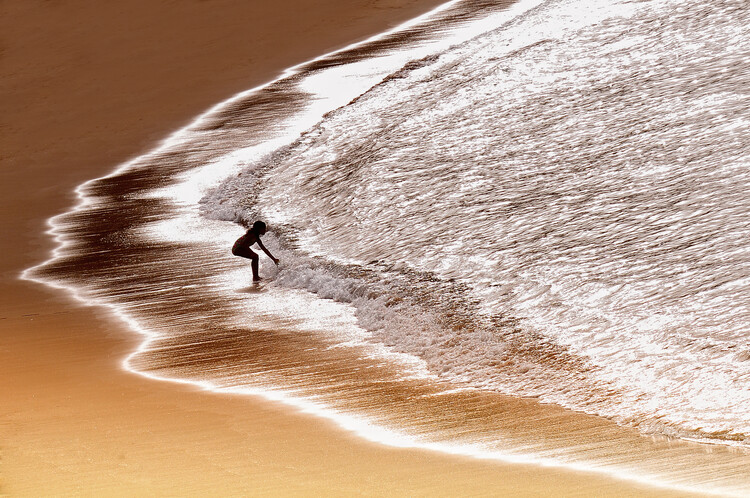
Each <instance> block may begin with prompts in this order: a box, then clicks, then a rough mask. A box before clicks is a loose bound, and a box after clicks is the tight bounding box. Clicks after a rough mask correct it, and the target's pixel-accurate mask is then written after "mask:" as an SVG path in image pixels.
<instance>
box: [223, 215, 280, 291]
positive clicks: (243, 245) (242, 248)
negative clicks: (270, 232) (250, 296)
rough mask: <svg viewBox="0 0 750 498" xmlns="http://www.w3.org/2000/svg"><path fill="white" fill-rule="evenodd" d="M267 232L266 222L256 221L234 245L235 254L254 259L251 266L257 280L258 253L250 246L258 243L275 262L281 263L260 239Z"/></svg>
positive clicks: (233, 251) (254, 279) (233, 252)
mask: <svg viewBox="0 0 750 498" xmlns="http://www.w3.org/2000/svg"><path fill="white" fill-rule="evenodd" d="M265 234H266V224H265V223H263V222H262V221H256V222H255V223H253V227H252V228H251V229H249V230H248V231H247V232H246V233H245V235H243V236H242V237H240V238H239V239H237V242H235V243H234V245H233V246H232V254H234V255H235V256H242V257H243V258H247V259H250V260H252V262H251V263H250V266H251V267H252V268H253V281H255V282H257V281H259V280H260V277H259V276H258V255H257V254H256V253H255V252H254V251H253V250H251V249H250V246H251V245H253V244H255V243H256V242H257V243H258V247H260V248H261V249H263V252H264V253H266V254H267V255H268V257H269V258H271V260H272V261H273V262H274V263H275V264H277V265H278V264H279V260H278V259H276V258H274V257H273V254H271V253H270V252H268V249H266V247H265V246H264V245H263V242H261V241H260V236H261V235H265Z"/></svg>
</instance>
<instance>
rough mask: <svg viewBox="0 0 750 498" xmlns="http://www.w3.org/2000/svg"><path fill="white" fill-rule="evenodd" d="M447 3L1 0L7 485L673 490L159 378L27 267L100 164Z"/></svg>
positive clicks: (450, 491) (380, 491) (1, 467)
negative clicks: (499, 459)
mask: <svg viewBox="0 0 750 498" xmlns="http://www.w3.org/2000/svg"><path fill="white" fill-rule="evenodd" d="M439 3H440V2H437V1H429V0H423V1H419V0H414V1H407V0H391V1H388V0H382V1H365V0H352V1H346V2H343V1H340V0H337V1H331V0H325V1H319V2H305V1H299V0H295V1H289V0H282V1H277V2H264V3H261V4H259V2H241V1H223V0H222V1H213V2H198V1H196V2H183V3H179V4H178V6H177V7H176V6H174V5H172V4H169V5H167V4H163V5H162V4H159V5H156V4H155V3H153V2H148V1H128V2H119V3H100V2H93V1H90V0H89V1H65V2H41V1H38V2H37V1H33V2H3V3H1V4H0V23H1V24H2V26H1V27H0V33H1V34H0V36H2V40H1V45H0V50H1V52H0V57H1V59H0V61H1V63H2V74H1V75H0V87H2V88H0V96H1V97H0V98H2V109H3V112H2V113H1V115H2V117H1V118H0V119H2V125H1V126H2V144H1V146H0V151H2V152H0V154H2V156H1V157H2V162H3V164H2V168H1V169H0V175H2V176H0V189H2V197H1V198H2V203H3V209H2V211H1V214H0V216H2V223H3V227H4V230H3V231H4V237H2V240H1V241H0V244H2V245H1V246H0V247H1V248H2V254H3V256H4V257H3V259H2V262H0V268H1V269H2V275H1V276H0V278H1V279H2V284H1V285H2V290H1V291H0V299H1V300H2V307H1V308H0V310H1V311H0V333H2V343H1V346H0V365H1V366H0V392H2V400H1V401H2V403H0V452H1V454H0V457H1V462H2V463H1V464H0V495H6V494H7V495H10V496H39V495H79V494H91V495H100V494H104V495H121V494H122V495H134V494H141V493H143V494H146V493H148V494H179V495H186V494H187V495H205V494H222V495H226V494H255V495H274V494H279V495H289V494H293V495H312V494H315V495H324V494H325V495H329V494H334V495H351V494H366V495H393V494H410V495H458V494H461V495H467V494H471V495H477V494H478V495H482V494H484V495H512V496H523V495H533V496H538V495H547V496H564V495H584V496H607V495H609V496H628V495H639V496H640V495H652V496H666V495H667V494H668V493H665V491H664V490H658V489H649V488H644V487H639V486H637V485H633V484H631V483H629V482H622V481H618V480H615V479H609V478H606V477H601V476H595V475H590V474H583V473H581V474H579V473H575V472H568V471H561V470H554V469H548V468H540V467H535V466H526V465H504V464H499V463H494V462H482V461H476V460H471V459H464V458H458V457H451V456H447V455H442V454H437V453H431V452H426V451H415V450H404V449H393V448H388V447H383V446H378V445H375V444H371V443H368V442H365V441H362V440H360V439H358V438H356V437H355V436H353V435H351V434H349V433H346V432H344V431H342V430H340V429H339V428H338V427H336V426H334V425H333V424H332V423H330V422H328V421H325V420H320V419H317V418H314V417H311V416H308V415H304V414H300V413H297V412H295V411H294V410H293V409H290V408H288V407H286V406H283V405H279V404H274V403H270V402H267V401H265V400H261V399H257V398H252V397H241V396H226V395H217V394H211V393H207V392H202V391H199V390H196V389H195V388H193V387H190V386H185V385H180V384H171V383H160V382H154V381H151V380H148V379H146V378H143V377H139V376H136V375H133V374H130V373H128V372H125V371H123V370H122V369H121V368H120V363H121V361H122V359H123V358H124V357H125V356H126V355H127V354H128V353H129V352H131V351H132V350H133V349H134V348H135V347H136V346H137V344H138V342H139V337H138V336H137V335H135V334H134V333H132V332H131V331H129V330H128V329H127V327H126V326H125V324H123V323H122V322H121V321H118V319H117V318H116V317H113V316H111V314H109V313H108V311H107V310H104V309H99V308H87V307H82V306H80V305H79V304H77V303H76V302H75V301H73V300H72V299H71V298H70V297H68V296H66V295H65V294H63V293H59V292H56V291H54V290H53V289H49V288H46V287H43V286H40V285H37V284H34V283H31V282H25V281H21V280H18V278H17V277H18V274H19V273H20V272H21V271H22V270H23V269H25V268H27V267H29V266H32V265H34V264H37V263H39V262H41V261H43V260H44V259H45V258H46V257H47V255H48V254H49V251H50V250H51V249H52V248H53V247H54V244H53V241H51V240H50V239H49V238H48V236H46V235H45V234H44V233H43V232H44V230H45V229H46V225H45V221H46V220H47V219H48V218H49V217H51V216H53V215H55V214H57V213H59V212H61V211H64V210H66V209H67V208H69V207H70V206H71V205H72V204H73V203H74V202H75V196H74V193H73V190H74V188H75V187H76V186H77V185H79V184H80V183H82V182H83V181H85V180H87V179H89V178H93V177H97V176H101V175H103V174H106V173H107V172H109V171H111V170H112V169H113V168H114V167H115V166H116V165H118V164H120V163H122V162H123V161H125V160H127V159H129V158H132V157H134V156H137V155H138V154H140V153H142V152H144V151H146V150H149V149H150V148H151V147H153V146H154V145H155V144H156V143H158V141H159V140H161V139H163V138H165V137H166V136H167V135H168V134H169V133H170V132H171V131H173V130H175V129H177V128H179V127H181V126H182V125H184V124H186V123H187V122H189V121H190V120H191V119H192V118H193V117H194V116H195V115H197V114H199V113H200V112H202V111H204V110H205V109H206V108H208V107H210V106H211V105H213V104H215V103H217V102H219V101H221V100H224V99H226V98H227V97H229V96H231V95H233V94H234V93H237V92H239V91H242V90H245V89H247V88H251V87H253V86H255V85H257V84H260V83H263V82H265V81H268V80H270V79H272V78H273V77H274V76H276V75H277V74H278V73H280V72H281V71H282V70H283V69H285V68H287V67H289V66H291V65H294V64H296V63H299V62H302V61H305V60H308V59H310V58H312V57H314V56H316V55H319V54H321V53H324V52H327V51H329V50H332V49H335V48H337V47H340V46H343V45H346V44H348V43H350V42H352V41H355V40H358V39H362V38H365V37H367V36H370V35H372V34H375V33H378V32H380V31H383V30H384V29H387V28H388V27H391V26H393V25H395V24H397V23H398V22H400V21H404V20H406V19H409V18H411V17H413V16H415V15H418V14H420V13H422V12H424V11H426V10H429V8H431V7H432V6H434V5H437V4H439ZM312 6H314V7H315V10H312ZM292 33H293V34H294V35H290V34H292ZM81 272H82V273H85V272H86V269H85V268H81ZM540 430H544V428H543V427H540Z"/></svg>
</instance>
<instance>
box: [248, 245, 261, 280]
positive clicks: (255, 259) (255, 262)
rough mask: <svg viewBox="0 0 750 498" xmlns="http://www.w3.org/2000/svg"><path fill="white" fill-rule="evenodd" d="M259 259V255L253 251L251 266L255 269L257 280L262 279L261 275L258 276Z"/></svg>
mask: <svg viewBox="0 0 750 498" xmlns="http://www.w3.org/2000/svg"><path fill="white" fill-rule="evenodd" d="M250 252H252V251H250ZM258 259H259V258H258V255H257V254H255V253H254V252H253V256H252V261H251V262H250V267H251V268H252V269H253V280H254V281H256V282H257V281H258V280H260V276H258Z"/></svg>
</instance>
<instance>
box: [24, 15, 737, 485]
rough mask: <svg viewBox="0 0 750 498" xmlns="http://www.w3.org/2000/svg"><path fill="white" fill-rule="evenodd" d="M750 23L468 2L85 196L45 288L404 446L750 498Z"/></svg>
mask: <svg viewBox="0 0 750 498" xmlns="http://www.w3.org/2000/svg"><path fill="white" fill-rule="evenodd" d="M749 18H750V13H749V12H748V9H746V8H745V7H744V6H743V4H742V3H741V2H731V1H709V2H700V3H699V2H676V1H656V0H654V1H645V2H610V3H607V4H606V5H605V4H602V3H601V2H587V1H546V2H521V3H519V4H516V5H515V6H514V7H513V9H512V10H507V9H505V8H504V7H503V6H495V7H493V6H492V4H491V3H487V4H483V5H476V3H472V5H465V4H464V3H461V2H453V3H451V4H449V5H446V6H445V8H444V9H443V10H442V11H440V12H436V13H434V14H433V15H432V17H431V18H429V19H425V20H423V21H422V22H420V23H414V24H413V25H411V26H409V27H407V28H402V29H400V30H397V31H396V32H394V33H392V34H390V35H386V36H383V37H381V38H380V39H377V40H372V41H370V42H368V43H366V44H364V45H361V46H358V47H352V48H351V49H349V50H345V51H342V52H340V53H336V54H330V55H328V56H324V57H322V58H321V59H318V60H316V61H312V62H310V63H308V64H306V65H303V66H301V67H299V68H296V69H295V70H294V71H292V72H291V73H290V74H289V75H288V76H287V77H285V78H282V79H281V80H279V81H277V82H274V83H272V84H270V85H268V86H266V87H263V88H260V89H256V90H253V91H250V92H247V93H246V94H243V95H239V96H237V97H235V98H233V99H232V100H231V101H229V102H227V103H224V104H221V105H219V106H217V108H215V109H213V110H211V111H209V112H208V113H207V114H205V115H204V116H202V117H201V118H199V119H198V120H197V121H196V122H195V123H194V124H193V125H192V126H191V127H189V128H188V129H185V130H182V131H180V132H179V133H177V134H175V135H174V136H173V137H170V138H169V139H168V140H167V141H166V142H165V144H164V145H163V146H162V147H161V148H160V149H158V150H156V151H154V152H153V153H151V154H149V155H146V156H143V157H141V158H138V159H137V160H135V161H134V162H133V163H131V164H128V165H125V166H123V168H121V169H120V170H119V171H118V172H116V173H114V174H113V175H111V176H110V177H107V178H103V179H99V180H94V181H92V182H89V183H88V184H86V185H84V186H82V187H81V188H80V189H79V193H80V195H81V196H82V199H84V201H83V202H82V204H81V205H80V206H79V207H78V208H77V210H76V211H74V212H71V213H68V214H65V215H62V216H60V217H58V218H56V219H55V220H54V222H53V224H54V226H55V233H56V235H57V237H58V238H59V239H60V240H61V241H62V242H64V243H65V246H64V247H62V248H61V249H60V250H58V253H57V257H56V258H55V259H53V260H51V261H50V262H48V263H46V264H45V265H43V266H41V267H38V268H36V269H34V270H32V271H31V272H30V274H29V276H30V277H34V278H40V279H44V280H46V281H47V282H49V283H53V284H56V285H65V286H66V287H68V288H71V289H73V290H74V291H75V292H76V293H77V294H78V295H79V297H81V298H83V299H86V300H93V301H96V302H99V303H104V304H108V305H110V306H112V307H114V309H115V310H116V311H117V312H118V313H119V314H120V315H121V316H123V317H125V318H126V319H127V320H129V323H130V324H131V325H132V326H133V327H134V328H136V329H138V330H140V331H141V332H143V333H145V334H147V337H148V340H147V342H145V343H144V344H143V346H142V347H141V349H140V350H139V351H138V352H136V353H135V354H134V355H133V356H131V357H130V358H129V359H128V361H127V363H126V366H127V368H130V369H133V370H135V371H138V372H139V373H142V374H145V375H149V376H153V377H156V378H172V379H183V380H188V381H193V382H203V383H204V385H207V386H210V387H211V388H214V389H217V390H225V391H229V392H240V393H242V392H245V393H260V394H264V395H267V396H271V397H278V398H280V399H283V400H284V401H286V402H289V403H292V404H296V405H297V406H299V407H301V408H303V409H308V410H312V411H315V412H316V413H319V414H320V415H322V416H328V417H331V418H333V419H334V420H337V421H338V422H339V423H340V424H342V425H344V426H347V427H349V428H351V429H353V430H356V431H357V432H358V433H360V434H361V435H363V436H365V437H369V438H370V439H373V440H377V441H381V442H386V443H389V444H397V445H408V446H415V445H416V446H423V447H432V448H434V449H438V450H440V451H450V452H455V453H460V454H470V455H474V456H479V457H484V458H499V459H505V460H510V461H525V462H537V463H544V464H550V465H562V466H567V467H572V468H580V469H585V470H588V471H595V472H606V473H610V474H615V475H618V476H621V477H625V478H629V479H635V480H638V481H642V482H648V483H652V484H659V485H665V486H671V487H682V488H684V489H690V490H698V491H703V492H711V491H718V492H723V493H732V492H733V493H737V494H743V493H746V492H748V490H750V483H749V482H748V481H747V472H746V471H747V469H748V468H750V456H749V455H748V453H747V449H746V448H747V441H748V438H749V436H748V434H750V419H749V418H748V416H747V413H750V347H749V344H748V342H749V341H748V338H749V337H750V329H748V323H749V322H748V317H749V315H748V303H749V302H750V301H749V300H748V297H750V296H748V295H747V294H748V291H747V288H746V287H747V286H746V285H743V284H745V283H747V282H748V276H749V275H750V264H749V262H750V250H749V247H748V243H747V240H748V237H747V235H748V227H749V225H750V224H749V223H748V222H747V221H746V219H745V218H746V217H745V212H746V211H747V207H750V197H748V194H747V192H748V188H747V187H748V185H747V184H748V182H749V180H750V173H748V166H749V164H748V163H749V162H750V161H749V158H750V155H749V154H748V150H749V149H750V146H748V143H747V140H746V138H745V137H746V136H747V132H748V123H750V119H749V118H750V115H749V113H748V110H747V106H746V105H744V104H745V103H746V102H747V92H748V90H747V88H750V86H748V83H750V81H748V80H749V79H750V71H748V64H749V63H750V38H749V37H748V36H747V28H746V27H745V26H747V25H748V21H750V19H749ZM271 118H272V119H271ZM257 217H261V218H263V219H265V220H266V221H268V222H269V225H270V226H271V232H270V233H269V234H268V236H267V237H266V238H267V245H268V246H269V248H270V249H271V251H272V252H273V253H274V254H275V255H276V256H277V257H280V259H281V260H282V262H283V264H282V266H281V267H280V268H279V269H278V270H277V269H275V268H272V267H271V266H268V265H267V264H266V263H267V261H264V262H263V265H264V266H262V268H261V273H262V274H263V275H264V276H265V277H266V279H267V280H268V281H267V283H265V284H264V285H263V286H262V287H261V288H256V287H253V286H251V285H250V283H249V276H250V274H249V268H248V265H246V264H245V262H244V261H237V260H236V259H234V258H231V256H230V255H229V250H228V248H229V247H231V243H232V242H233V240H234V239H235V238H237V237H238V236H239V235H240V233H241V230H240V229H238V228H237V227H236V226H233V225H231V224H230V223H226V222H235V221H249V220H253V219H255V218H257ZM81 268H86V270H87V271H86V273H81V271H80V269H81ZM540 402H542V403H550V404H542V403H540ZM571 410H574V411H571ZM582 413H587V414H591V415H595V416H587V415H583V414H582ZM612 421H614V422H617V423H618V424H620V426H618V425H615V424H614V423H613V422H612ZM621 426H622V427H621ZM635 429H637V430H639V431H640V432H641V433H646V434H650V435H651V436H650V437H645V436H643V435H639V432H637V431H636V430H635ZM669 436H679V437H682V438H687V439H698V440H703V441H712V442H716V443H720V445H732V446H731V447H723V446H706V445H698V444H694V443H688V442H680V441H676V440H673V439H670V438H669ZM636 457H637V458H636Z"/></svg>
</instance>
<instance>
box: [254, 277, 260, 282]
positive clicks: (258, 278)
mask: <svg viewBox="0 0 750 498" xmlns="http://www.w3.org/2000/svg"><path fill="white" fill-rule="evenodd" d="M260 281H261V278H260V277H253V282H260Z"/></svg>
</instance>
